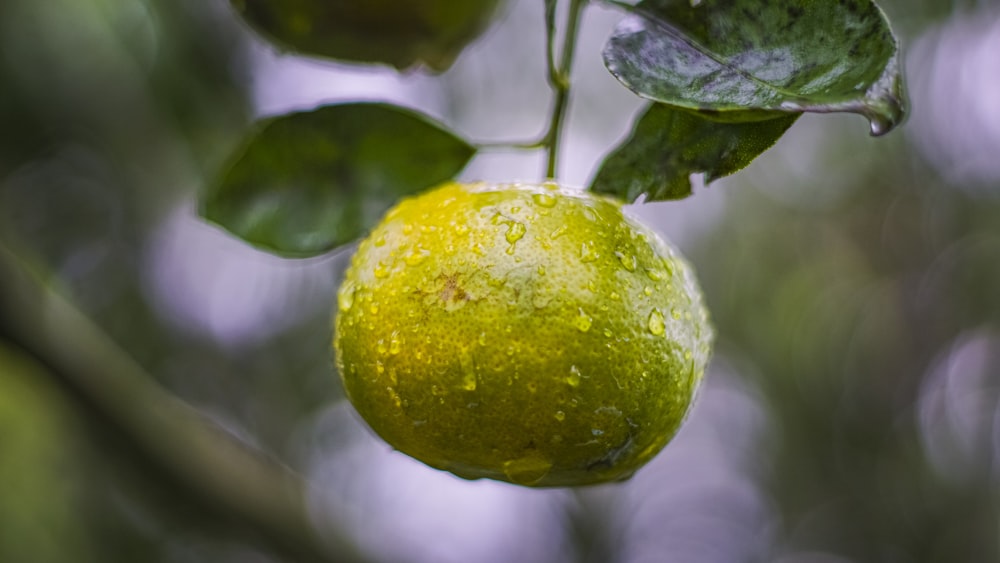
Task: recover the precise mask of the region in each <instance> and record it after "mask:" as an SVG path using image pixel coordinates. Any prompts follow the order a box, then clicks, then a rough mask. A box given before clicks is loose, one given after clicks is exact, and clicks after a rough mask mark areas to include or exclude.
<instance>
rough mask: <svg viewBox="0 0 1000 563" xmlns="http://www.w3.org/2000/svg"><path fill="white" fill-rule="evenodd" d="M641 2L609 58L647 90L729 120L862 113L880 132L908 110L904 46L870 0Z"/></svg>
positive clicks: (612, 66) (635, 87)
mask: <svg viewBox="0 0 1000 563" xmlns="http://www.w3.org/2000/svg"><path fill="white" fill-rule="evenodd" d="M693 4H694V5H693ZM631 10H632V12H633V14H632V15H630V16H628V17H627V18H626V19H625V20H623V21H622V22H621V23H620V24H619V25H618V27H617V29H616V30H615V32H614V34H613V36H612V37H611V39H610V40H609V41H608V44H607V46H606V47H605V50H604V61H605V64H606V65H607V67H608V70H610V71H611V73H612V74H614V75H615V76H616V77H617V78H618V80H620V81H621V82H622V84H624V85H625V86H626V87H628V88H629V89H630V90H632V91H633V92H635V93H636V94H638V95H640V96H642V97H645V98H649V99H651V100H654V101H657V102H662V103H665V104H670V105H674V106H678V107H684V108H689V109H695V110H708V111H712V112H718V115H717V116H716V117H717V118H721V119H725V118H726V116H727V114H728V113H729V112H733V111H738V112H746V110H760V111H765V112H767V111H781V112H789V113H798V112H803V111H810V112H820V113H826V112H837V111H847V112H854V113H859V114H862V115H864V116H865V117H867V118H868V119H869V121H871V131H872V134H873V135H881V134H884V133H887V132H888V131H890V130H891V129H892V128H893V127H895V126H896V125H897V124H899V122H900V121H901V120H902V118H903V115H904V107H903V106H904V95H903V81H902V77H901V76H900V65H899V48H898V45H897V42H896V39H895V37H893V34H892V31H891V30H890V29H889V24H888V23H887V22H886V19H885V15H884V14H883V13H882V11H881V10H880V9H879V8H878V7H877V6H876V5H875V4H874V3H872V2H871V1H870V0H825V1H815V0H702V1H700V2H692V1H691V0H644V1H642V2H640V3H639V4H638V5H637V6H635V7H633V8H631ZM736 117H737V118H738V119H745V118H747V117H754V115H753V114H748V113H741V114H739V115H738V116H736Z"/></svg>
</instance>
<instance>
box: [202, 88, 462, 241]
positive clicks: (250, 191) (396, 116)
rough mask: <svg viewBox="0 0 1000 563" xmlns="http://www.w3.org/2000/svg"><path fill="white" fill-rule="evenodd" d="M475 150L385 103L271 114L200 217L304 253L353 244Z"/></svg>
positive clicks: (212, 192)
mask: <svg viewBox="0 0 1000 563" xmlns="http://www.w3.org/2000/svg"><path fill="white" fill-rule="evenodd" d="M474 153H475V149H474V148H473V147H471V146H470V145H468V144H466V143H465V142H463V141H462V140H461V139H458V138H457V137H455V136H454V135H452V134H451V133H449V132H447V131H445V130H444V129H442V128H441V127H440V126H439V125H437V124H436V123H434V122H432V121H430V120H429V119H427V118H425V117H423V116H421V115H419V114H417V113H414V112H411V111H408V110H404V109H401V108H398V107H394V106H390V105H385V104H369V103H360V104H345V105H335V106H325V107H321V108H319V109H316V110H313V111H308V112H302V113H294V114H290V115H285V116H282V117H278V118H275V119H269V120H266V121H264V122H263V123H261V124H260V125H259V129H258V131H257V132H256V133H255V134H254V135H253V136H252V137H251V139H250V141H249V142H248V143H247V144H246V146H245V148H244V150H243V152H242V154H240V155H239V156H238V158H237V159H236V160H235V162H234V164H233V165H232V166H231V167H230V168H229V170H228V171H227V172H226V173H225V174H224V175H223V176H222V178H221V180H220V181H219V182H217V183H216V184H215V185H214V186H212V187H211V188H210V189H209V190H208V191H206V192H205V193H204V194H203V199H202V208H201V213H202V215H203V216H204V217H205V218H206V219H208V220H209V221H213V222H215V223H218V224H219V225H221V226H223V227H225V228H226V229H228V230H230V231H232V232H233V233H234V234H236V235H237V236H239V237H241V238H243V239H244V240H246V241H247V242H250V243H251V244H254V245H257V246H259V247H261V248H264V249H267V250H269V251H271V252H274V253H276V254H281V255H285V256H290V257H305V256H313V255H316V254H320V253H323V252H326V251H328V250H331V249H333V248H336V247H337V246H340V245H343V244H347V243H349V242H350V241H352V240H353V239H355V238H357V237H359V236H361V235H362V234H364V232H365V231H366V230H367V229H368V228H370V227H371V226H373V225H374V224H375V223H376V222H378V219H379V218H380V217H381V216H382V213H384V212H385V210H386V209H388V208H389V207H390V206H391V205H392V204H393V202H395V201H396V200H397V199H398V198H400V197H402V196H405V195H409V194H414V193H417V192H419V191H421V190H423V189H425V188H428V187H430V186H432V185H434V184H437V183H438V182H441V181H444V180H447V179H448V178H451V177H452V176H454V175H455V174H456V173H458V171H459V170H461V169H462V167H464V166H465V164H466V162H468V160H469V158H471V157H472V155H473V154H474Z"/></svg>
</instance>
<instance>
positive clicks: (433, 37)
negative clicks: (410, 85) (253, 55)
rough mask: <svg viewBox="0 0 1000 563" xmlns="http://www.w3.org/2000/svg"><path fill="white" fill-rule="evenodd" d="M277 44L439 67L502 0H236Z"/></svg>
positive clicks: (347, 56) (475, 32)
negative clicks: (457, 0) (455, 0)
mask: <svg viewBox="0 0 1000 563" xmlns="http://www.w3.org/2000/svg"><path fill="white" fill-rule="evenodd" d="M231 2H232V4H233V5H234V6H235V7H236V9H237V10H238V11H239V12H240V13H241V14H242V16H243V18H244V19H245V20H246V21H247V22H248V23H249V24H250V25H252V26H253V27H254V28H256V29H257V30H259V31H260V32H262V33H263V34H264V35H266V36H268V37H269V38H270V39H271V40H272V41H274V42H275V43H277V44H279V45H281V46H283V47H285V48H287V49H289V50H292V51H296V52H299V53H302V54H305V55H315V56H320V57H329V58H333V59H341V60H347V61H357V62H363V63H385V64H389V65H392V66H394V67H396V68H399V69H404V68H409V67H411V66H414V65H416V64H420V63H424V64H426V65H428V66H429V67H431V68H432V69H435V70H439V71H440V70H444V69H446V68H448V67H449V66H451V63H452V62H453V61H454V60H455V57H457V56H458V54H459V53H460V52H461V51H462V49H463V48H464V47H465V46H466V45H467V44H468V43H469V42H470V41H472V40H473V39H475V38H476V37H477V36H478V35H479V34H480V33H482V31H483V30H484V29H485V28H486V26H487V25H488V24H489V22H490V20H491V19H492V17H493V15H494V14H495V13H496V11H497V6H498V5H499V3H500V0H463V1H461V2H454V1H453V0H346V1H345V0H337V1H330V0H231Z"/></svg>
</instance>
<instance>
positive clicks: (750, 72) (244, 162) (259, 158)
mask: <svg viewBox="0 0 1000 563" xmlns="http://www.w3.org/2000/svg"><path fill="white" fill-rule="evenodd" d="M497 3H498V2H497V1H496V0H480V1H477V2H460V3H452V2H443V1H438V0H435V1H433V2H417V1H415V0H410V1H406V2H402V3H400V2H391V3H390V2H388V0H379V1H375V2H335V3H329V2H319V1H317V0H293V1H290V2H280V3H279V2H276V1H275V0H234V4H235V5H236V6H237V8H238V9H239V10H240V12H241V13H242V15H243V17H244V18H245V19H246V20H247V21H248V22H250V23H251V24H252V25H253V26H255V27H256V28H257V29H259V30H261V31H262V32H263V33H264V34H265V35H267V36H269V37H270V38H271V39H272V40H273V41H275V42H276V43H278V44H279V45H283V46H286V47H289V48H291V49H293V50H295V51H298V52H301V53H303V54H313V55H320V56H326V57H332V58H337V59H344V60H352V61H359V62H366V63H388V64H391V65H393V66H395V67H397V68H401V69H402V68H407V67H410V66H412V65H414V64H417V63H420V62H423V63H426V64H428V65H430V66H431V67H434V68H437V69H443V68H445V67H447V66H448V65H449V64H450V63H451V61H452V60H453V59H454V57H455V56H456V55H457V54H458V53H459V52H460V51H461V50H462V48H463V47H464V46H465V45H466V44H467V43H468V42H469V41H470V40H471V39H472V38H473V37H475V35H476V34H477V33H478V32H479V31H480V30H481V29H482V27H483V25H484V24H485V22H487V21H488V19H489V17H490V16H491V15H492V14H493V13H494V11H495V7H496V4H497ZM611 3H612V4H615V5H617V6H619V7H621V8H623V9H625V10H626V11H628V12H629V16H628V17H627V18H626V19H625V20H623V21H622V22H621V23H620V24H619V25H618V27H617V28H616V30H615V32H614V34H613V35H612V37H611V38H610V40H609V41H608V43H607V45H606V46H605V49H604V60H605V64H606V66H607V67H608V70H610V71H611V73H612V74H614V75H615V77H617V78H618V80H619V81H620V82H621V83H622V84H623V85H625V86H626V87H628V88H629V89H630V90H632V91H633V92H635V93H636V94H637V95H639V96H641V97H644V98H648V99H651V100H653V101H654V102H658V103H657V104H655V105H653V106H652V107H651V108H650V109H649V110H648V111H647V112H646V113H645V114H643V115H642V116H640V117H639V118H638V119H637V122H636V124H635V127H634V131H633V133H632V136H631V137H630V138H629V139H627V140H626V141H624V142H623V143H622V144H621V145H620V146H618V147H616V148H615V149H614V150H613V151H612V153H611V154H610V155H609V156H608V157H607V158H606V160H605V161H604V162H603V164H602V165H601V166H600V168H599V170H598V172H597V174H596V175H595V179H594V181H593V183H592V185H591V186H590V189H591V190H593V191H596V192H600V193H605V194H609V195H613V196H616V197H618V198H620V199H623V200H627V201H634V200H635V199H637V198H638V197H639V196H640V195H645V196H646V198H647V200H658V199H680V198H684V197H687V196H689V195H691V182H690V175H691V174H693V173H704V174H705V178H706V180H707V181H708V182H711V181H713V180H715V179H717V178H720V177H722V176H726V175H729V174H732V173H734V172H736V171H738V170H740V169H742V168H744V167H745V166H747V165H748V164H749V163H750V162H751V161H752V160H753V159H754V158H756V157H757V156H758V155H759V154H760V153H762V152H764V151H765V150H767V149H768V148H769V147H771V146H772V145H773V144H774V143H775V142H776V141H777V140H778V138H780V137H781V135H782V134H783V133H784V132H785V130H787V129H788V127H790V126H791V124H792V123H793V122H794V121H795V117H796V116H797V115H799V114H801V113H802V112H820V113H826V112H855V113H859V114H862V115H864V116H866V117H867V118H868V119H869V120H870V121H871V130H872V134H873V135H881V134H884V133H886V132H888V131H889V130H891V129H892V128H893V127H895V126H896V125H897V124H898V123H899V122H900V121H901V120H902V118H903V114H904V96H903V83H902V78H901V75H900V72H899V61H898V59H899V48H898V45H897V41H896V39H895V37H894V36H893V35H892V32H891V30H890V28H889V25H888V23H887V22H886V19H885V16H884V14H883V13H882V11H881V10H880V9H879V8H878V7H877V6H876V5H875V4H874V3H873V2H871V0H838V1H833V0H828V1H824V2H805V1H804V0H781V1H779V2H765V1H763V0H704V1H702V2H695V3H692V2H690V1H689V0H643V1H641V2H639V3H638V4H637V5H635V6H632V5H628V4H622V3H618V2H611ZM544 6H545V32H546V34H547V36H548V51H547V53H546V58H547V61H548V66H549V71H550V76H549V81H550V83H551V84H552V86H553V88H554V89H555V90H556V103H555V104H553V114H552V121H551V125H550V128H549V131H548V133H547V134H546V135H545V137H544V139H543V141H542V142H541V143H540V147H544V148H547V149H548V158H549V162H548V169H549V173H550V174H552V171H554V169H555V166H554V161H555V158H556V154H557V152H558V142H559V131H560V125H561V124H562V121H563V116H564V114H565V111H566V99H567V96H568V85H569V78H568V76H567V74H568V68H562V66H560V65H557V62H556V58H557V56H556V53H555V51H554V47H553V45H554V40H555V37H556V35H557V32H558V30H557V29H556V27H557V26H556V12H557V7H558V2H557V0H546V1H545V4H544ZM573 6H574V7H575V8H576V9H571V10H570V17H569V21H568V22H567V29H566V30H563V31H564V36H565V38H566V39H567V45H565V46H564V49H563V52H562V53H561V58H562V59H563V60H564V61H571V60H572V53H573V48H574V45H573V42H574V41H575V33H574V32H575V29H576V25H577V23H578V19H577V18H578V15H579V10H578V9H579V8H580V7H582V6H583V5H582V4H573ZM563 66H568V65H563ZM557 67H558V68H557ZM484 111H487V109H486V108H484ZM403 116H406V117H405V118H404V117H403ZM404 121H405V122H406V124H405V125H404V124H403V123H404ZM362 139H363V140H364V142H363V143H359V141H360V140H362ZM356 146H358V147H359V148H357V149H355V147H356ZM535 146H538V145H535ZM472 154H473V150H472V149H471V147H470V146H469V145H468V144H467V143H465V142H464V141H461V140H459V139H457V138H456V137H454V136H453V135H452V134H450V133H446V132H444V131H443V130H442V129H441V128H440V127H439V126H437V125H431V124H428V123H426V122H422V121H420V120H419V119H414V118H413V116H412V115H410V114H408V113H407V112H405V111H404V110H401V109H393V108H391V107H389V106H374V105H364V104H357V105H351V106H341V107H340V108H339V109H336V110H328V111H322V112H320V111H318V112H316V114H315V115H310V114H298V115H295V116H290V117H286V118H285V119H279V120H274V121H269V122H268V123H266V124H264V126H263V129H262V130H261V131H260V132H259V133H258V134H257V136H256V137H255V138H254V139H253V140H252V141H251V142H249V143H248V148H247V149H246V151H245V153H244V154H243V156H242V158H241V159H240V160H238V161H237V164H236V166H235V167H234V168H232V169H231V170H230V171H229V172H228V174H227V175H226V176H225V178H223V180H222V181H221V182H218V183H217V184H216V186H215V187H214V188H213V189H211V190H210V191H209V193H208V194H207V195H206V197H205V200H204V201H205V204H204V206H203V213H204V215H205V217H207V218H208V219H210V220H213V221H215V222H217V223H219V224H221V225H223V226H224V227H226V228H228V229H229V230H230V231H232V232H233V233H235V234H236V235H238V236H240V237H242V238H243V239H244V240H246V241H248V242H250V243H252V244H255V245H257V246H260V247H262V248H264V249H267V250H271V251H273V252H275V253H278V254H283V255H287V256H309V255H314V254H318V253H321V252H324V251H327V250H330V249H332V248H335V247H336V246H338V245H341V244H345V243H347V242H349V241H351V240H352V239H354V238H356V237H357V236H359V235H361V234H363V232H364V231H365V229H367V228H368V227H369V226H371V225H372V224H373V223H374V221H375V219H376V218H377V215H378V213H381V212H382V211H384V210H385V209H386V208H388V207H389V206H390V205H391V204H392V203H393V201H394V199H395V198H397V197H398V196H401V195H406V194H411V193H414V192H416V191H419V190H421V189H424V188H427V187H430V186H432V185H434V184H435V183H437V182H440V181H442V180H446V179H449V178H452V177H453V176H454V175H455V174H457V173H458V172H459V171H460V170H461V169H462V167H463V166H464V164H465V163H466V161H467V160H468V159H469V158H471V156H472ZM418 164H427V166H424V167H421V166H418Z"/></svg>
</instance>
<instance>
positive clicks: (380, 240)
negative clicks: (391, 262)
mask: <svg viewBox="0 0 1000 563" xmlns="http://www.w3.org/2000/svg"><path fill="white" fill-rule="evenodd" d="M375 246H385V237H378V238H377V239H375Z"/></svg>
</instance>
